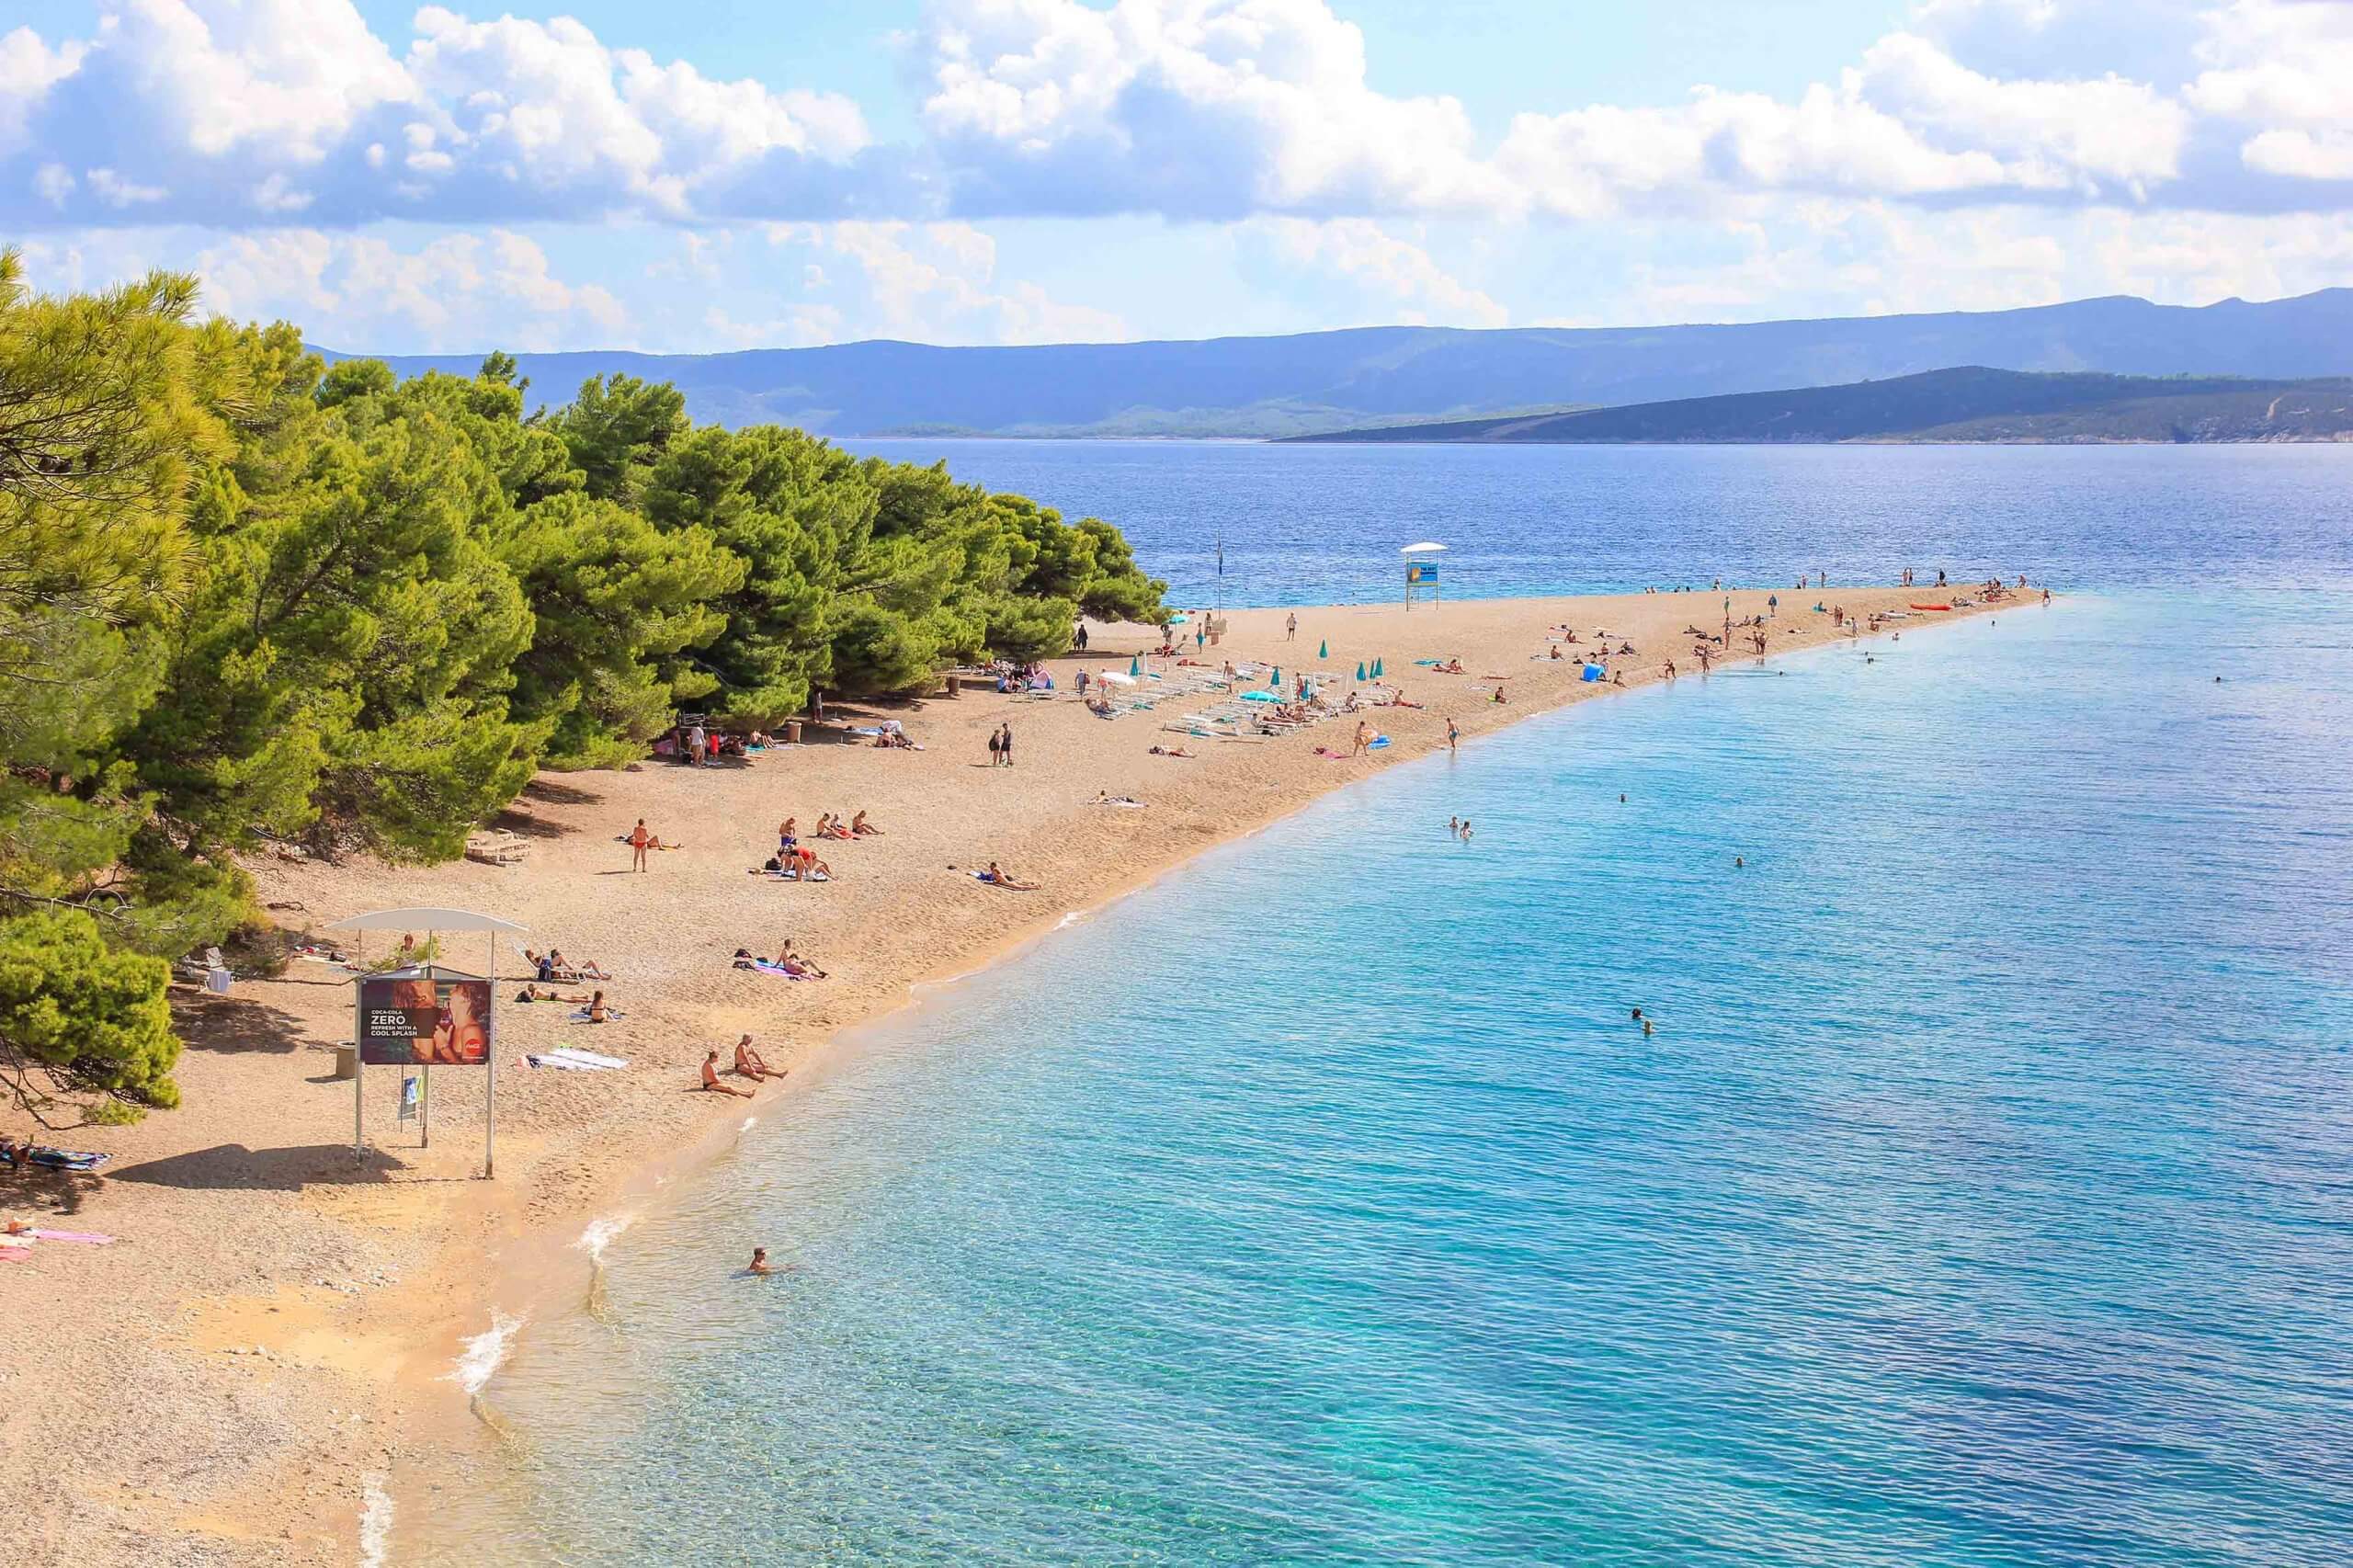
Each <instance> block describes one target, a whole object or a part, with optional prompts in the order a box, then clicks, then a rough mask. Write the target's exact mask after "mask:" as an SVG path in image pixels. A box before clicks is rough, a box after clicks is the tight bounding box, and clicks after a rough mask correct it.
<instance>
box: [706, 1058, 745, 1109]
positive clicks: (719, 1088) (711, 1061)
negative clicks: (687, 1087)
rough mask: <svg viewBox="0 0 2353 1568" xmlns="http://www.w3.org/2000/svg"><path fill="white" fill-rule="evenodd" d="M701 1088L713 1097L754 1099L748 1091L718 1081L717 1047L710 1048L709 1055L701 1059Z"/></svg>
mask: <svg viewBox="0 0 2353 1568" xmlns="http://www.w3.org/2000/svg"><path fill="white" fill-rule="evenodd" d="M702 1086H703V1088H704V1089H705V1090H706V1091H708V1092H709V1093H711V1094H714V1095H733V1096H737V1097H738V1098H741V1099H747V1100H748V1099H751V1098H753V1097H755V1096H753V1093H752V1091H751V1090H749V1089H739V1088H737V1087H735V1086H734V1085H733V1084H722V1083H721V1082H720V1081H719V1047H717V1046H715V1045H714V1046H712V1047H711V1048H710V1055H709V1056H706V1057H704V1058H703V1059H702Z"/></svg>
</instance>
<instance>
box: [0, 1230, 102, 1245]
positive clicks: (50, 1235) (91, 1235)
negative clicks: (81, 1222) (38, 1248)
mask: <svg viewBox="0 0 2353 1568" xmlns="http://www.w3.org/2000/svg"><path fill="white" fill-rule="evenodd" d="M28 1234H30V1235H35V1236H39V1237H40V1239H41V1240H42V1241H45V1242H72V1243H74V1244H76V1245H78V1246H85V1247H110V1246H112V1245H114V1238H113V1237H112V1236H103V1235H100V1234H99V1233H97V1232H96V1231H32V1232H28ZM6 1239H7V1238H6V1237H5V1236H0V1241H5V1240H6Z"/></svg>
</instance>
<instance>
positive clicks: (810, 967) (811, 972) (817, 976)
mask: <svg viewBox="0 0 2353 1568" xmlns="http://www.w3.org/2000/svg"><path fill="white" fill-rule="evenodd" d="M776 961H777V964H778V966H779V968H781V969H782V970H783V971H785V972H786V973H787V974H790V975H791V976H792V977H793V978H794V979H796V980H823V979H824V978H825V971H824V970H822V969H819V968H818V967H817V966H816V965H815V964H813V963H811V962H810V961H809V960H807V959H805V958H803V957H802V956H801V954H799V953H796V952H794V951H793V950H792V947H791V944H790V943H787V944H786V945H785V947H784V949H783V950H782V951H780V952H779V953H778V954H777V956H776Z"/></svg>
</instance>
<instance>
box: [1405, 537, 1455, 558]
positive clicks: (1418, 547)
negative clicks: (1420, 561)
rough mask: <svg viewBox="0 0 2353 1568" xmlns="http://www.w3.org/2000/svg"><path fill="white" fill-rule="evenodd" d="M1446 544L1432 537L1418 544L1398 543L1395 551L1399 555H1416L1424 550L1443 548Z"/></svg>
mask: <svg viewBox="0 0 2353 1568" xmlns="http://www.w3.org/2000/svg"><path fill="white" fill-rule="evenodd" d="M1445 548H1446V546H1444V545H1442V544H1440V543H1438V540H1434V539H1426V540H1422V542H1421V543H1419V544H1406V545H1400V546H1399V547H1398V549H1397V553H1398V554H1400V555H1418V554H1420V553H1421V552H1422V551H1426V550H1444V549H1445Z"/></svg>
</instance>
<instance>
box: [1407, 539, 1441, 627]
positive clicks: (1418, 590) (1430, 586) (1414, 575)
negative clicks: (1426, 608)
mask: <svg viewBox="0 0 2353 1568" xmlns="http://www.w3.org/2000/svg"><path fill="white" fill-rule="evenodd" d="M1445 550H1446V546H1444V545H1442V544H1440V543H1438V541H1437V540H1422V542H1421V543H1419V544H1409V545H1404V546H1403V547H1401V548H1400V549H1399V550H1398V551H1397V553H1398V554H1400V555H1402V556H1404V558H1405V608H1407V609H1409V610H1410V609H1412V608H1414V596H1415V594H1422V593H1426V594H1427V595H1429V597H1430V606H1431V608H1437V606H1438V556H1439V555H1440V554H1442V553H1443V552H1444V551H1445Z"/></svg>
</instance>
